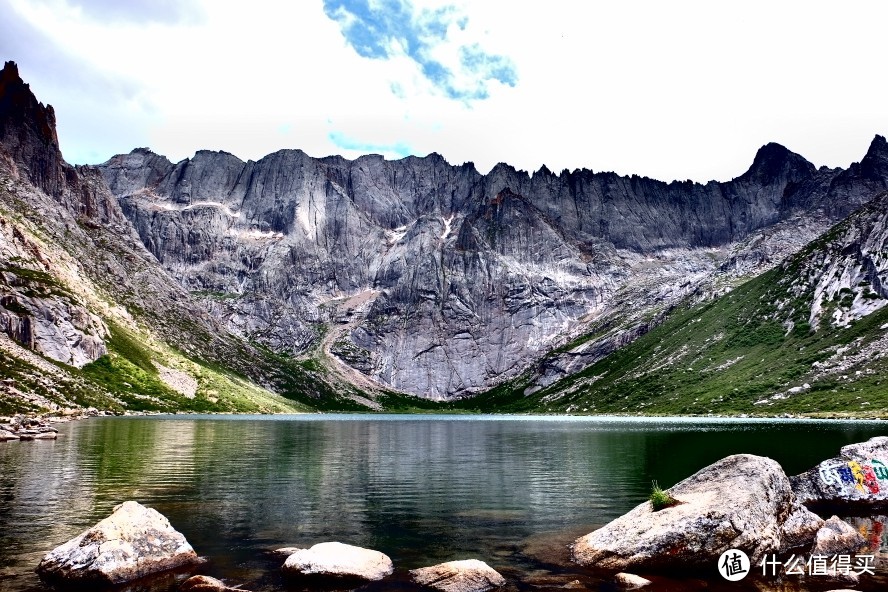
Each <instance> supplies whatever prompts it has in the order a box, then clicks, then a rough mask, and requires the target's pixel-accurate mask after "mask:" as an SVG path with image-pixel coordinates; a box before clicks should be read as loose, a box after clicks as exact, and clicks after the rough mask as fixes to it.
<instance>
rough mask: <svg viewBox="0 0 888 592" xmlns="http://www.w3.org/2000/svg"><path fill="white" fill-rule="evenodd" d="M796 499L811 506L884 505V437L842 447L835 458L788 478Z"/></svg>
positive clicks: (887, 453) (887, 444)
mask: <svg viewBox="0 0 888 592" xmlns="http://www.w3.org/2000/svg"><path fill="white" fill-rule="evenodd" d="M790 481H791V483H792V489H793V492H794V493H795V496H796V498H797V499H798V500H799V502H800V503H803V504H805V505H807V506H809V507H812V508H832V507H836V508H842V509H843V510H849V509H860V510H867V511H869V510H879V509H884V508H886V507H888V437H886V436H877V437H875V438H870V439H869V440H867V441H866V442H862V443H859V444H849V445H848V446H843V447H842V449H841V451H840V453H839V455H838V456H837V457H834V458H831V459H829V460H825V461H823V462H821V463H820V464H818V465H817V466H815V467H814V468H813V469H811V470H809V471H807V472H805V473H802V474H801V475H796V476H794V477H792V478H791V479H790Z"/></svg>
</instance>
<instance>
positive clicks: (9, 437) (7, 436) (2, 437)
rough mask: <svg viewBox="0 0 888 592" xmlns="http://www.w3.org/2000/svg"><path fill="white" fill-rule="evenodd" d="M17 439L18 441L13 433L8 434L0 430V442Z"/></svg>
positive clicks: (7, 431) (6, 431)
mask: <svg viewBox="0 0 888 592" xmlns="http://www.w3.org/2000/svg"><path fill="white" fill-rule="evenodd" d="M18 439H19V437H18V435H17V434H15V433H14V432H10V431H9V430H4V429H0V441H3V442H5V441H7V440H18Z"/></svg>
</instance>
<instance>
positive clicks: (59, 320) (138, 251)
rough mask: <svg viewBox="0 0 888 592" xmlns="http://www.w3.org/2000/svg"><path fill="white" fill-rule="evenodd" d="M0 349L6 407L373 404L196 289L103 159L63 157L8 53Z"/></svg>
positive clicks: (1, 104)
mask: <svg viewBox="0 0 888 592" xmlns="http://www.w3.org/2000/svg"><path fill="white" fill-rule="evenodd" d="M0 349H2V355H0V376H2V378H3V381H2V383H0V395H2V396H0V413H5V412H14V411H20V410H27V409H51V410H59V409H63V408H77V407H87V406H95V407H97V408H100V409H109V410H115V411H125V410H130V411H132V410H163V411H175V410H202V411H298V410H308V409H315V408H322V409H326V408H336V409H359V408H366V406H365V405H363V404H362V403H367V404H373V403H372V401H370V402H368V401H364V400H363V399H361V398H360V397H359V395H358V394H357V393H358V391H357V389H354V388H353V387H350V386H348V385H340V384H339V383H336V382H335V381H330V380H328V379H327V378H325V376H323V375H321V374H320V373H319V372H317V371H313V370H312V369H311V368H305V367H304V366H300V365H299V364H297V363H295V362H294V361H293V360H288V359H285V358H282V357H281V356H278V355H276V354H273V353H272V352H269V351H267V350H265V349H263V348H261V347H257V346H255V345H254V344H251V343H249V342H247V341H245V340H244V339H242V338H240V337H238V336H234V335H232V334H230V333H229V332H228V331H227V330H226V329H225V328H224V327H223V326H222V325H221V324H220V323H219V321H218V320H217V319H216V318H215V317H213V316H212V315H211V314H209V313H208V312H207V311H206V310H205V309H204V308H203V306H202V303H201V302H199V301H197V300H195V299H193V298H192V297H191V296H190V295H189V293H188V292H187V291H186V290H185V289H183V287H182V286H181V285H180V284H179V282H178V281H177V280H176V279H175V278H173V277H172V276H170V275H169V274H168V273H167V272H166V271H165V270H164V269H163V268H162V267H161V266H160V265H159V263H158V261H157V259H156V258H155V257H154V256H153V255H152V254H151V253H149V252H148V251H147V250H146V249H145V247H144V246H143V244H142V242H141V240H140V239H139V236H138V235H137V234H136V232H135V231H134V229H133V227H132V225H131V224H130V222H129V220H128V219H127V218H126V216H125V215H124V213H123V211H122V210H121V208H120V205H119V203H118V200H117V199H116V198H115V197H114V196H113V195H112V194H111V192H110V191H109V190H108V187H107V185H106V183H105V181H104V179H103V177H102V175H101V174H100V171H99V170H98V169H96V168H93V167H80V166H78V167H72V166H70V165H68V164H67V163H65V161H64V159H63V158H62V155H61V152H60V151H59V145H58V139H57V137H56V131H55V115H54V112H53V109H52V107H50V106H45V105H43V104H42V103H40V102H38V101H37V99H36V98H35V97H34V95H33V93H32V92H31V90H30V88H29V87H28V85H27V84H25V83H24V82H23V81H22V80H21V78H20V77H19V74H18V69H17V67H16V65H15V64H14V63H12V62H7V63H6V64H5V66H4V68H3V70H2V72H0ZM356 401H358V402H356Z"/></svg>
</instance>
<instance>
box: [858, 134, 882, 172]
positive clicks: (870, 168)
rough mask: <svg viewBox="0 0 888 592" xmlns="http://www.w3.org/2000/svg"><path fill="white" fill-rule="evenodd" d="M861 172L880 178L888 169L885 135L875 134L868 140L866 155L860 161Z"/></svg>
mask: <svg viewBox="0 0 888 592" xmlns="http://www.w3.org/2000/svg"><path fill="white" fill-rule="evenodd" d="M860 169H861V171H860V172H861V174H863V175H864V176H867V177H869V178H880V177H881V176H882V175H883V174H884V173H885V172H886V171H888V141H886V140H885V136H880V135H878V134H877V135H876V137H875V138H873V141H872V142H870V146H869V150H867V151H866V156H864V157H863V160H861V161H860Z"/></svg>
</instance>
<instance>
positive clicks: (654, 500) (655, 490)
mask: <svg viewBox="0 0 888 592" xmlns="http://www.w3.org/2000/svg"><path fill="white" fill-rule="evenodd" d="M650 500H651V506H652V507H653V508H654V512H659V511H660V510H663V509H665V508H671V507H672V506H677V505H678V504H680V503H681V502H680V501H678V500H677V499H675V498H674V497H672V496H671V495H669V492H667V491H664V490H663V489H662V488H661V487H660V486H659V485H658V484H657V482H656V481H651V497H650Z"/></svg>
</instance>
